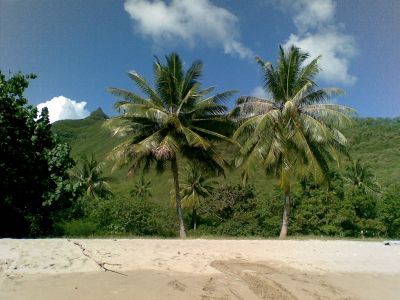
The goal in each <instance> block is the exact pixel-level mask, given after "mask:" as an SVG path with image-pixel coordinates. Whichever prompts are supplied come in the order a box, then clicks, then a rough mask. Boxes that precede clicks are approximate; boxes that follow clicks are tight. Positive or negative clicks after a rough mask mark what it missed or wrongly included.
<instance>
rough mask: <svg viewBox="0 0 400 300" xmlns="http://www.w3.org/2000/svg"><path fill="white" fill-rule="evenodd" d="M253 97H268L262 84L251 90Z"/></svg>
mask: <svg viewBox="0 0 400 300" xmlns="http://www.w3.org/2000/svg"><path fill="white" fill-rule="evenodd" d="M251 95H252V96H253V97H257V98H261V99H269V98H270V97H269V95H268V94H267V93H266V92H265V90H264V88H263V87H262V86H256V87H255V88H254V90H253V91H252V92H251Z"/></svg>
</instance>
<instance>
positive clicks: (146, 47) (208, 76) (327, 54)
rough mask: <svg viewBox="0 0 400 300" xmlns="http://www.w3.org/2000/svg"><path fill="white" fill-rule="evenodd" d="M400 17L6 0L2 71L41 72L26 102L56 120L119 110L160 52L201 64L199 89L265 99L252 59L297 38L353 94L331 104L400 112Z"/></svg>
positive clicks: (294, 3) (240, 1) (205, 2)
mask: <svg viewBox="0 0 400 300" xmlns="http://www.w3.org/2000/svg"><path fill="white" fill-rule="evenodd" d="M399 12H400V1H398V0H382V1H375V0H341V1H339V0H337V1H334V0H313V1H307V0H251V1H247V0H237V1H228V0H171V1H144V0H126V1H123V0H119V1H117V0H114V1H112V0H86V1H79V0H65V1H61V0H35V1H29V0H26V1H25V0H0V69H1V70H2V71H3V72H5V73H8V72H11V73H14V72H16V71H22V72H23V73H35V74H37V75H38V78H37V79H35V80H34V81H32V83H31V85H30V87H29V89H28V90H27V92H26V95H27V96H28V99H29V100H30V102H31V104H34V105H38V104H40V103H45V102H46V101H49V100H51V101H50V102H47V104H46V105H48V106H49V108H50V111H51V114H52V118H53V120H56V119H60V118H79V117H83V116H85V115H87V113H88V112H89V111H93V110H95V109H96V108H97V107H99V106H100V107H102V108H103V110H104V111H105V112H106V113H107V114H109V115H115V111H114V110H113V102H114V101H115V99H114V98H113V96H112V95H110V94H109V93H108V92H107V91H106V89H107V88H108V87H120V88H127V89H131V90H136V89H135V86H134V85H133V84H132V82H130V80H129V78H128V76H127V74H126V73H127V71H129V70H136V71H137V72H139V73H140V74H142V75H143V76H144V77H146V78H147V79H148V80H149V81H150V82H151V81H152V63H153V61H154V56H155V55H156V56H159V57H160V58H163V57H164V56H165V55H167V54H169V53H170V52H172V51H176V52H178V53H179V54H180V56H181V57H182V59H183V60H184V62H185V64H186V66H189V65H190V64H191V63H192V62H193V61H194V60H196V59H201V60H202V61H203V63H204V76H203V79H202V82H203V85H204V86H215V87H216V90H217V91H224V90H230V89H237V90H239V91H240V92H239V93H238V96H239V95H262V89H261V85H262V77H261V72H260V70H259V66H258V65H257V64H256V63H255V62H254V56H256V55H258V56H261V57H262V58H264V59H265V60H268V61H271V62H273V63H274V62H275V61H276V54H277V52H278V46H279V45H280V44H281V45H289V44H292V43H294V44H296V45H298V46H300V47H301V48H302V49H303V50H306V51H307V52H309V53H310V54H311V55H312V56H317V55H322V58H321V60H320V64H321V67H322V69H323V70H322V72H321V74H320V76H319V77H318V80H317V81H318V83H319V85H320V86H322V87H328V86H336V87H341V88H343V89H344V90H345V91H346V95H345V96H343V97H340V98H338V99H335V100H334V101H335V102H337V103H340V104H344V105H348V106H351V107H353V108H355V109H356V110H357V112H358V113H359V115H360V116H364V117H365V116H373V117H397V116H400V82H399V79H400V56H399V53H400V41H399V37H400V19H399V18H398V14H399ZM234 100H235V99H234V98H232V103H231V105H233V103H234ZM81 102H86V105H85V104H84V103H81ZM42 106H43V105H42Z"/></svg>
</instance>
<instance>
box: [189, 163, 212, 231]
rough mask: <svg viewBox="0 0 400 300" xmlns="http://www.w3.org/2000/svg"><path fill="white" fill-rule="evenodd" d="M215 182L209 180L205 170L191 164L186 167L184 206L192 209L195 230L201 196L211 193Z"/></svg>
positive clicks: (194, 228)
mask: <svg viewBox="0 0 400 300" xmlns="http://www.w3.org/2000/svg"><path fill="white" fill-rule="evenodd" d="M213 184H215V182H213V181H210V180H208V179H207V178H206V177H205V176H204V173H203V171H202V170H201V169H200V168H198V167H195V166H193V165H190V166H188V167H186V173H185V175H184V178H183V180H182V189H181V196H182V207H183V208H191V209H192V223H193V230H196V228H197V214H196V211H197V208H198V206H199V205H200V200H201V198H205V197H207V196H209V195H210V194H211V192H212V191H213V189H214V187H213Z"/></svg>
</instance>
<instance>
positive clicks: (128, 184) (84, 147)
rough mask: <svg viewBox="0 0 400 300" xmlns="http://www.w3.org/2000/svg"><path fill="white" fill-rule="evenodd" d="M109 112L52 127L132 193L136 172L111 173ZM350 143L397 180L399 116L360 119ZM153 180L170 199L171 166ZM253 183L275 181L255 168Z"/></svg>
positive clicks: (119, 189)
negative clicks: (106, 121) (106, 126)
mask: <svg viewBox="0 0 400 300" xmlns="http://www.w3.org/2000/svg"><path fill="white" fill-rule="evenodd" d="M106 119H107V116H106V115H105V114H104V113H103V112H102V111H101V109H98V110H97V111H95V112H93V113H92V114H91V115H90V116H89V117H88V118H86V119H83V120H64V121H59V122H56V123H54V125H53V130H54V132H56V133H57V134H58V135H59V136H60V137H61V138H62V139H64V140H65V141H67V142H68V143H69V144H70V145H71V147H72V155H73V157H74V158H75V159H78V158H79V157H80V156H81V155H90V154H91V153H94V154H95V155H96V158H97V159H98V160H100V161H107V165H106V169H105V173H108V174H110V176H111V177H112V178H113V182H112V188H113V190H114V192H115V193H116V194H117V195H120V196H123V195H126V196H128V195H129V191H130V190H131V189H132V186H133V184H134V182H135V180H137V176H133V177H127V176H126V173H127V171H126V169H122V170H118V171H115V172H113V173H111V167H112V162H111V161H109V160H107V154H108V153H109V152H110V151H111V150H112V149H113V148H114V147H115V146H116V145H117V144H118V143H119V142H120V141H121V139H120V138H116V137H113V136H112V134H111V132H110V131H109V129H107V128H105V127H104V126H103V124H104V121H105V120H106ZM345 134H346V136H347V137H348V138H349V140H350V143H351V148H350V153H351V155H352V157H354V158H361V159H362V160H363V162H365V163H367V164H369V165H370V166H371V167H372V169H373V171H374V173H375V174H376V176H377V180H378V182H379V183H381V184H382V185H387V184H390V183H392V182H395V181H397V180H398V175H399V174H400V118H397V119H371V118H368V119H358V120H355V123H354V126H353V127H352V128H349V129H347V130H346V131H345ZM146 178H147V179H150V180H151V182H152V193H153V197H154V198H155V199H157V200H160V201H163V202H168V201H169V197H170V194H169V191H170V190H171V188H172V181H171V180H170V178H171V176H170V173H169V170H168V169H167V170H166V172H164V173H163V174H161V175H159V174H156V173H155V172H154V171H151V172H150V173H149V174H148V175H146ZM219 181H220V182H221V183H222V182H230V183H239V182H240V171H239V170H233V171H228V172H227V175H226V178H223V177H221V178H219ZM250 183H251V184H253V185H254V186H255V187H256V190H257V192H258V193H260V194H269V193H270V192H271V191H272V188H273V186H274V184H275V181H274V180H273V179H272V178H267V177H266V175H265V174H264V172H263V171H262V170H261V169H260V170H256V171H255V174H254V176H253V177H252V178H250Z"/></svg>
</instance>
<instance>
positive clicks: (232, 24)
mask: <svg viewBox="0 0 400 300" xmlns="http://www.w3.org/2000/svg"><path fill="white" fill-rule="evenodd" d="M124 8H125V10H126V11H127V12H128V13H129V15H130V17H131V18H132V20H133V21H134V23H135V29H136V30H137V32H140V33H141V34H143V35H145V36H149V37H151V38H152V39H153V40H154V42H155V43H156V44H158V45H161V44H162V43H164V42H173V41H175V40H176V39H180V40H181V41H184V42H187V43H189V45H190V46H194V45H195V44H196V42H197V43H198V42H201V43H205V44H208V45H218V46H222V47H223V49H224V52H225V53H227V54H233V55H238V56H239V57H241V58H253V56H254V55H253V52H252V51H251V50H250V49H249V48H247V47H246V46H244V45H243V44H242V43H240V42H239V40H238V38H239V31H238V30H237V28H236V27H237V23H238V18H237V17H236V16H235V15H234V14H232V13H231V12H230V11H228V10H227V9H224V8H221V7H218V6H216V5H214V4H212V3H211V2H210V1H209V0H172V1H171V2H169V3H166V2H164V1H160V0H155V1H146V0H126V1H125V4H124Z"/></svg>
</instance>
